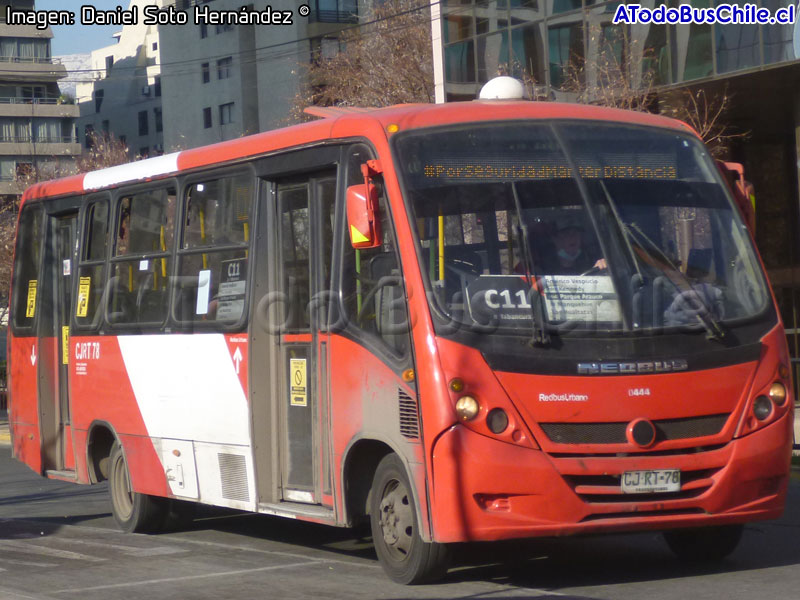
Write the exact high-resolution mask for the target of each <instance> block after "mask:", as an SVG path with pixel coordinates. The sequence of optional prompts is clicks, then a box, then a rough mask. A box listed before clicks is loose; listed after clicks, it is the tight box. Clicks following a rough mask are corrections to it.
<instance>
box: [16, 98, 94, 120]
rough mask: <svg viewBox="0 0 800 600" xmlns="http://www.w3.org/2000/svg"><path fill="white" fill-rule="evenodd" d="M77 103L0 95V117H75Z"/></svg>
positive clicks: (56, 99) (78, 111)
mask: <svg viewBox="0 0 800 600" xmlns="http://www.w3.org/2000/svg"><path fill="white" fill-rule="evenodd" d="M80 113H81V111H80V108H79V107H78V105H77V104H61V103H59V100H58V98H19V97H5V98H3V97H0V117H63V118H71V119H77V118H78V117H79V116H80Z"/></svg>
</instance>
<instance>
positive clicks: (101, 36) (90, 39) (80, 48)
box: [36, 0, 130, 56]
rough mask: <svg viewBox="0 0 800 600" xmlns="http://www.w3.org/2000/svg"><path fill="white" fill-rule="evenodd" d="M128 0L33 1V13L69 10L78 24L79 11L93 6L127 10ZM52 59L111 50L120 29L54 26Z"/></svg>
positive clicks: (104, 26) (114, 26)
mask: <svg viewBox="0 0 800 600" xmlns="http://www.w3.org/2000/svg"><path fill="white" fill-rule="evenodd" d="M129 3H130V2H129V0H93V1H90V2H82V1H81V0H36V10H71V11H73V12H74V13H75V20H76V21H77V22H80V7H81V5H83V4H93V5H94V6H95V7H96V8H99V9H103V10H111V9H114V8H116V7H117V6H122V7H123V8H126V9H127V8H128V5H129ZM51 29H52V31H53V35H54V36H55V37H54V38H53V41H52V53H53V56H63V55H65V54H88V53H89V52H91V51H92V50H97V49H98V48H103V47H105V46H110V45H111V44H113V43H114V39H113V38H112V37H111V36H112V34H114V33H116V32H117V31H120V30H121V29H122V25H56V26H54V27H51Z"/></svg>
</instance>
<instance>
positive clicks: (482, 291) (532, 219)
mask: <svg viewBox="0 0 800 600" xmlns="http://www.w3.org/2000/svg"><path fill="white" fill-rule="evenodd" d="M395 150H396V153H397V157H398V159H399V160H398V162H399V165H400V170H401V176H402V178H403V183H404V187H405V192H406V194H407V196H408V198H409V200H410V201H409V205H410V210H411V213H412V217H413V218H414V222H415V224H416V229H417V234H418V237H417V239H418V246H417V250H418V254H419V257H420V261H421V263H422V265H423V266H422V269H423V271H424V272H425V273H426V274H427V279H428V281H429V283H430V294H429V295H430V297H431V302H432V304H433V305H434V306H435V308H436V309H437V310H438V312H439V313H440V314H441V313H444V315H445V316H447V317H448V318H449V319H451V320H452V321H454V322H455V323H458V324H462V325H464V326H466V327H470V328H473V329H477V330H479V331H480V330H495V329H500V330H507V331H516V332H523V331H525V332H530V331H531V327H533V329H534V331H536V330H537V329H539V328H541V329H542V330H547V331H553V330H556V331H559V332H562V333H566V332H581V331H584V332H585V331H587V330H589V329H592V330H595V331H603V332H613V331H631V330H637V331H651V332H652V331H654V330H663V329H671V328H692V329H694V328H698V329H700V328H703V327H705V328H706V329H707V330H708V332H709V333H710V334H711V337H715V336H717V335H720V334H721V332H722V331H723V325H724V326H725V327H728V326H730V325H731V324H735V323H736V322H737V321H740V320H742V319H746V318H749V317H754V316H756V315H758V314H760V313H761V312H763V311H764V310H766V309H767V307H768V298H769V296H768V292H767V288H766V283H765V280H764V277H763V274H762V273H761V270H760V267H759V264H758V261H757V260H756V257H755V253H754V250H753V247H752V244H751V241H750V238H749V236H748V234H747V231H746V228H745V225H744V224H743V222H742V220H741V218H740V216H739V214H738V213H737V212H736V209H735V208H734V206H733V204H732V202H731V200H730V198H729V195H728V192H727V190H726V188H725V187H724V186H723V185H722V184H721V179H720V176H719V174H718V173H717V171H716V167H715V166H714V163H713V161H712V160H711V158H710V157H709V155H708V153H707V152H706V150H705V148H704V146H703V145H702V144H701V143H700V142H699V141H698V140H697V139H695V138H693V137H691V136H689V135H684V134H682V133H679V132H676V131H670V130H663V129H657V128H652V127H641V126H628V125H624V124H618V123H601V122H581V123H577V122H574V121H570V122H551V123H530V122H526V123H522V122H512V123H491V124H485V125H474V124H472V125H470V126H469V127H465V126H453V127H443V128H436V129H432V130H426V131H415V132H408V133H406V134H403V135H402V136H401V135H398V136H397V138H396V141H395Z"/></svg>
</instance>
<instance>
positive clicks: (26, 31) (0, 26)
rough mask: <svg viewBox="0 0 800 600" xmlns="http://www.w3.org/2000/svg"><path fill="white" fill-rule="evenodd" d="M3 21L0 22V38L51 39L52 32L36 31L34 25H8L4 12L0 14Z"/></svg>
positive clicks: (46, 30)
mask: <svg viewBox="0 0 800 600" xmlns="http://www.w3.org/2000/svg"><path fill="white" fill-rule="evenodd" d="M0 14H2V16H3V19H2V21H0V37H15V38H36V39H39V40H49V39H51V38H52V37H53V32H52V31H51V30H50V28H49V27H48V28H47V29H36V25H9V24H8V23H6V21H5V16H6V14H5V11H2V12H0Z"/></svg>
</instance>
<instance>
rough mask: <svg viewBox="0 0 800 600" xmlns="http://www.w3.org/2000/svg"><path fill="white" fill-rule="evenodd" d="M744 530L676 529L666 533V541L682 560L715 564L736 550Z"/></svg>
mask: <svg viewBox="0 0 800 600" xmlns="http://www.w3.org/2000/svg"><path fill="white" fill-rule="evenodd" d="M743 530H744V526H743V525H723V526H717V527H701V528H698V529H675V530H674V531H665V532H664V539H665V540H666V542H667V545H668V546H669V549H670V550H672V552H673V553H674V554H675V555H676V556H677V557H678V558H679V559H681V560H684V561H692V562H714V561H718V560H722V559H723V558H725V557H726V556H728V555H729V554H730V553H731V552H733V551H734V550H736V546H738V545H739V540H741V539H742V531H743Z"/></svg>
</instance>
